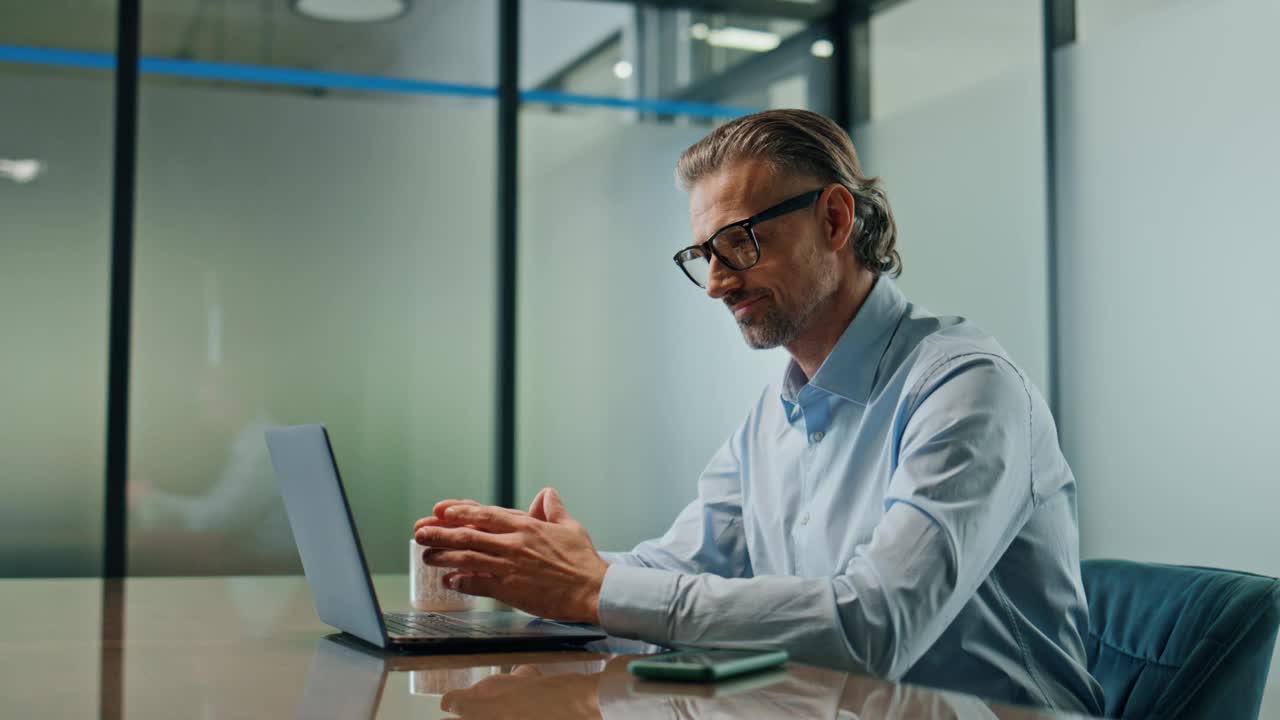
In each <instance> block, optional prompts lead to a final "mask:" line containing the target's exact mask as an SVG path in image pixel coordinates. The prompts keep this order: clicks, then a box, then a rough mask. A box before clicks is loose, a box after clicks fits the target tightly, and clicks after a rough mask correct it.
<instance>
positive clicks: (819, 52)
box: [809, 40, 836, 58]
mask: <svg viewBox="0 0 1280 720" xmlns="http://www.w3.org/2000/svg"><path fill="white" fill-rule="evenodd" d="M809 52H811V53H813V56H814V57H820V58H829V57H831V56H832V55H835V54H836V46H835V43H833V42H831V41H830V40H814V41H813V44H812V45H810V46H809Z"/></svg>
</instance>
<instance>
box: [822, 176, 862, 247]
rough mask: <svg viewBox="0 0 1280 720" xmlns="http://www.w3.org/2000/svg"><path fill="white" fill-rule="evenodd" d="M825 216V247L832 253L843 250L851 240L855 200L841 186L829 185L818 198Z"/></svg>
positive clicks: (846, 189)
mask: <svg viewBox="0 0 1280 720" xmlns="http://www.w3.org/2000/svg"><path fill="white" fill-rule="evenodd" d="M818 202H819V203H821V204H822V210H823V213H824V215H825V219H824V222H823V225H824V227H825V230H826V232H827V247H828V248H830V249H831V250H832V251H836V252H838V251H841V250H843V249H844V248H845V247H846V246H847V245H849V243H850V242H851V241H852V239H853V228H854V222H855V214H854V211H855V209H856V207H857V200H856V198H854V197H853V193H851V192H849V189H848V188H846V187H845V186H843V185H838V184H837V185H830V186H828V187H827V190H826V191H825V192H824V193H823V196H822V197H820V198H818Z"/></svg>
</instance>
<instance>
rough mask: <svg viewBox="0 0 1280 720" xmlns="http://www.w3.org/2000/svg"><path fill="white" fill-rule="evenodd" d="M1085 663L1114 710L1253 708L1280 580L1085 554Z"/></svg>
mask: <svg viewBox="0 0 1280 720" xmlns="http://www.w3.org/2000/svg"><path fill="white" fill-rule="evenodd" d="M1080 566H1081V570H1082V573H1083V576H1084V588H1085V594H1086V595H1087V596H1088V598H1089V625H1090V628H1089V639H1088V642H1087V649H1088V653H1089V672H1091V673H1093V676H1094V677H1095V678H1097V679H1098V682H1099V683H1101V684H1102V688H1103V691H1104V692H1105V696H1106V715H1107V717H1116V718H1193V717H1194V718H1200V717H1223V718H1227V717H1229V718H1256V717H1257V716H1258V710H1259V707H1260V706H1261V704H1262V691H1263V687H1264V686H1265V685H1266V679H1267V670H1268V668H1269V667H1270V665H1271V653H1272V650H1273V648H1274V646H1275V640H1276V630H1277V628H1280V580H1277V579H1276V578H1271V577H1264V576H1260V575H1251V574H1249V573H1241V572H1233V571H1230V570H1217V569H1213V568H1198V567H1185V566H1180V565H1154V564H1146V563H1135V562H1128V561H1124V560H1086V561H1084V562H1082V563H1081V564H1080Z"/></svg>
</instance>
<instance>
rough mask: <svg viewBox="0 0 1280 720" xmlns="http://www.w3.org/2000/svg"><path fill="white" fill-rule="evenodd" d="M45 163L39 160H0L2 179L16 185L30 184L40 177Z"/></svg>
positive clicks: (0, 175)
mask: <svg viewBox="0 0 1280 720" xmlns="http://www.w3.org/2000/svg"><path fill="white" fill-rule="evenodd" d="M43 170H44V163H42V162H40V161H39V160H5V159H3V158H0V177H7V178H9V179H10V180H12V181H14V182H16V183H24V184H25V183H29V182H31V181H32V180H35V179H36V178H37V177H39V175H40V172H41V171H43Z"/></svg>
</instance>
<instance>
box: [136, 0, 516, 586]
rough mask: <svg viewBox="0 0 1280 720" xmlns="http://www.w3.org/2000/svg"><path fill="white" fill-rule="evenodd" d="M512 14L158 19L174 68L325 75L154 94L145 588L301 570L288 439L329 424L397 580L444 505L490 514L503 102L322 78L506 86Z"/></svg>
mask: <svg viewBox="0 0 1280 720" xmlns="http://www.w3.org/2000/svg"><path fill="white" fill-rule="evenodd" d="M266 5H280V6H279V7H278V8H276V9H275V10H274V11H269V10H268V9H266ZM494 7H495V5H494V3H493V2H489V1H484V2H472V1H471V0H466V1H465V2H462V1H460V0H454V1H449V2H445V1H444V0H439V1H435V2H425V1H424V2H414V3H411V5H410V8H409V11H408V12H407V13H406V14H404V15H402V16H400V17H397V18H396V19H394V20H389V21H386V22H381V23H367V24H362V23H326V22H321V21H316V20H313V19H308V18H304V17H301V16H299V15H298V14H297V13H295V12H293V11H292V10H288V9H286V7H285V6H284V5H282V4H278V3H270V4H263V3H258V2H244V1H239V0H229V1H228V2H225V3H196V4H187V5H186V6H178V5H171V4H166V3H151V4H146V5H145V6H144V8H143V12H144V17H143V33H142V35H143V37H144V38H148V37H153V38H155V39H154V42H156V43H161V44H163V45H164V46H163V47H153V48H151V49H150V50H149V52H151V53H153V54H157V55H160V56H165V57H170V58H172V59H176V60H180V61H181V60H189V59H196V60H200V61H202V62H204V61H208V62H214V63H241V64H245V63H248V64H254V65H255V67H256V66H258V65H261V66H263V67H266V68H268V69H269V68H279V67H285V68H291V69H302V70H308V71H317V72H318V71H324V72H323V73H319V74H317V73H316V72H311V73H309V74H306V75H305V77H306V78H307V82H316V83H319V85H318V86H316V87H307V88H303V87H298V86H295V85H292V84H289V83H288V82H284V81H282V80H281V79H280V77H279V76H273V75H270V74H262V73H257V71H254V73H250V74H249V75H247V76H244V77H243V78H242V79H241V80H237V81H235V82H231V81H229V80H226V79H219V78H217V77H214V78H196V77H191V76H189V75H184V73H185V72H186V70H185V69H186V68H189V66H188V65H184V64H182V63H181V62H180V63H178V64H177V65H176V66H175V67H176V68H177V73H176V74H174V75H156V74H144V75H143V77H142V82H141V89H140V99H139V101H140V107H139V125H140V127H139V137H138V143H139V169H138V193H137V198H138V199H137V204H138V206H137V211H136V212H137V239H136V270H135V295H134V344H133V366H132V368H131V385H130V390H131V392H132V397H131V399H130V401H131V427H130V453H129V454H130V489H131V508H130V518H129V523H128V526H129V528H130V538H129V553H130V555H129V563H128V565H129V570H130V572H131V573H133V574H140V575H159V574H184V575H190V574H197V575H198V574H262V573H281V572H288V573H293V572H299V571H300V568H299V567H298V562H297V560H296V555H295V552H294V550H293V547H292V539H291V533H290V531H289V526H288V523H287V520H286V517H285V515H284V513H283V512H282V511H281V507H282V505H281V502H280V500H279V497H278V488H277V485H276V480H275V477H274V474H273V473H272V471H271V468H270V464H269V462H268V460H267V455H266V448H265V442H264V439H263V430H264V429H265V428H266V427H267V426H269V425H272V424H284V425H291V424H300V423H323V424H325V425H326V426H327V427H328V429H329V432H330V437H331V438H332V441H333V443H334V450H335V454H336V456H337V457H338V458H339V459H340V463H341V470H342V473H343V478H344V481H345V486H346V489H347V492H348V499H349V501H350V504H351V507H352V511H353V513H354V515H355V520H356V523H357V525H358V526H359V528H360V536H361V540H362V543H363V546H364V551H365V555H366V557H367V559H368V561H369V563H370V566H371V570H372V571H373V572H375V573H377V572H393V573H396V574H398V575H401V576H404V574H405V572H406V569H407V568H406V565H405V552H404V547H405V542H406V541H407V540H408V538H409V535H410V533H411V528H412V525H413V521H414V520H415V519H416V518H418V517H421V516H423V515H425V514H428V513H429V511H430V508H431V506H432V505H433V504H434V503H435V502H436V501H438V500H441V499H444V498H449V497H474V498H476V499H478V500H481V501H491V500H492V497H491V488H492V487H493V480H492V470H491V458H492V455H493V448H492V442H493V441H492V438H493V408H494V404H495V403H494V401H493V399H492V392H493V391H492V386H493V382H492V378H493V375H494V371H493V362H494V360H493V358H494V354H495V351H494V340H493V338H494V336H495V331H494V311H493V298H494V297H495V296H496V290H495V278H494V271H493V268H494V267H495V266H496V259H495V249H494V227H493V222H494V220H493V218H494V215H495V208H494V200H493V194H492V193H491V192H490V191H491V190H492V188H493V186H494V180H493V172H494V167H495V165H496V163H495V160H494V158H495V152H496V150H495V148H494V143H493V138H494V137H495V134H496V130H495V116H496V110H495V107H496V103H495V102H494V100H493V99H492V98H491V97H485V96H481V97H477V96H473V95H469V94H467V93H465V92H463V91H462V90H459V89H457V88H455V87H453V86H426V85H419V86H412V87H408V88H401V90H402V91H397V92H369V91H360V92H353V91H352V88H351V87H348V86H346V85H343V84H342V83H341V82H338V81H337V80H334V78H333V77H332V76H331V75H328V74H325V73H328V72H329V71H334V72H343V73H351V72H360V73H372V74H376V75H379V76H384V77H407V78H412V79H416V80H432V81H440V82H444V83H458V82H476V83H481V84H486V85H491V84H492V82H493V72H492V65H491V63H489V62H488V60H489V58H491V57H492V56H495V55H496V53H495V51H494V49H493V45H494V39H493V35H494V33H495V30H496V24H495V23H494V22H493V21H492V19H493V12H494ZM223 28H225V29H226V31H227V32H226V35H225V42H224V41H223V40H220V37H221V35H220V33H221V32H222V29H223ZM233 29H235V30H236V32H231V31H232V30H233ZM170 31H172V32H170ZM166 43H167V44H166ZM473 61H474V62H473ZM218 67H223V66H222V65H219V66H218ZM219 72H220V71H219ZM255 73H256V74H255ZM215 74H216V73H215ZM326 83H328V84H326Z"/></svg>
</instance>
